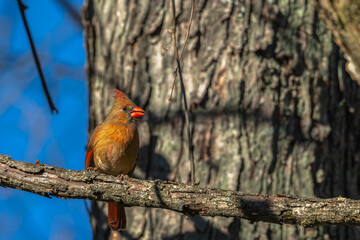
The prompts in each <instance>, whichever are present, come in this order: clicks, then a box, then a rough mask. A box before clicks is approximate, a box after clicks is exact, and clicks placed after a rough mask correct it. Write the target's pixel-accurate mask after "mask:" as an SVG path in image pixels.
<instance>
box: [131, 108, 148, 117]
mask: <svg viewBox="0 0 360 240" xmlns="http://www.w3.org/2000/svg"><path fill="white" fill-rule="evenodd" d="M130 115H131V117H133V118H138V117H142V116H144V115H145V111H144V110H142V108H139V107H134V108H133V110H132V111H131V112H130Z"/></svg>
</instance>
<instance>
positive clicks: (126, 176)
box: [118, 174, 130, 182]
mask: <svg viewBox="0 0 360 240" xmlns="http://www.w3.org/2000/svg"><path fill="white" fill-rule="evenodd" d="M118 178H119V179H120V180H121V181H125V182H127V180H129V179H130V178H129V175H127V174H120V175H119V176H118Z"/></svg>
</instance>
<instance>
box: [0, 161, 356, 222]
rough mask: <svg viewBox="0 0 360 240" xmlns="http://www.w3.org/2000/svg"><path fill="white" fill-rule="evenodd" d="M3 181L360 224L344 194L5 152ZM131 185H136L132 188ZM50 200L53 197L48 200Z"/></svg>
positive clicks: (248, 215)
mask: <svg viewBox="0 0 360 240" xmlns="http://www.w3.org/2000/svg"><path fill="white" fill-rule="evenodd" d="M0 186H2V187H10V188H16V189H20V190H24V191H28V192H32V193H35V194H39V195H42V196H45V197H48V198H50V197H51V196H55V197H59V198H76V199H89V200H96V201H105V202H115V203H120V204H122V205H124V206H140V207H152V208H162V209H169V210H173V211H176V212H180V213H184V214H185V215H187V216H195V215H200V216H223V217H235V218H243V219H248V220H250V221H252V222H256V221H263V222H270V223H277V224H284V223H285V224H297V225H302V226H305V227H314V226H318V225H358V226H359V225H360V218H359V212H360V201H359V200H351V199H346V198H342V197H337V198H330V199H318V198H312V199H309V198H296V197H291V196H287V195H282V194H278V195H277V196H267V195H260V194H243V193H240V192H237V191H230V190H221V189H212V188H204V187H199V186H194V185H188V184H182V183H174V182H171V183H170V182H166V181H160V180H154V181H148V180H137V179H133V178H130V179H127V180H126V181H121V180H120V179H119V178H117V177H114V176H110V175H105V174H101V173H98V172H93V171H72V170H67V169H63V168H58V167H51V166H47V165H45V164H31V163H25V162H19V161H16V160H12V159H10V158H9V157H8V156H4V155H0ZM129 189H132V190H131V191H128V190H129ZM49 201H51V200H49Z"/></svg>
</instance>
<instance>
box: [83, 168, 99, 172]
mask: <svg viewBox="0 0 360 240" xmlns="http://www.w3.org/2000/svg"><path fill="white" fill-rule="evenodd" d="M86 170H91V171H94V172H97V171H99V168H97V167H87V168H86Z"/></svg>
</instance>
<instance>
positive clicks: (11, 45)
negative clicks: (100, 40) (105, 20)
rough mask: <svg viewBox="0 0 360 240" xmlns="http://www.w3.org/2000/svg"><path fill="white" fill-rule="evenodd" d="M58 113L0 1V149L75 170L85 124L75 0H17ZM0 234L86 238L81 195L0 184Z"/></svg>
mask: <svg viewBox="0 0 360 240" xmlns="http://www.w3.org/2000/svg"><path fill="white" fill-rule="evenodd" d="M23 3H24V4H25V5H26V6H28V9H27V10H26V11H25V14H26V17H27V20H28V24H29V27H30V31H31V33H32V36H33V40H34V43H35V45H36V48H37V52H38V55H39V58H40V61H41V64H42V67H43V71H44V75H45V78H46V81H47V84H48V87H49V90H50V94H51V96H52V97H53V100H54V102H55V105H56V106H57V108H58V110H59V114H51V112H50V109H49V106H48V103H47V101H46V98H45V95H44V92H43V89H42V86H41V81H40V78H39V74H38V71H37V69H36V67H35V63H34V59H33V56H32V53H31V49H30V44H29V40H28V38H27V35H26V31H25V27H24V24H23V22H22V19H21V15H20V11H19V7H18V5H17V1H0V31H1V38H0V49H1V51H0V56H1V58H0V79H1V80H0V102H1V104H0V133H1V137H0V154H6V155H11V156H12V158H13V159H16V160H20V161H25V162H30V163H35V160H36V159H39V160H40V162H41V163H45V164H48V165H54V166H58V167H62V168H67V169H73V170H81V169H83V167H84V161H83V159H84V156H85V147H86V141H87V125H88V120H87V119H88V100H87V99H88V93H87V83H86V75H85V71H84V63H85V50H84V44H83V28H82V24H81V20H80V13H81V7H82V5H83V0H71V1H62V0H53V1H44V0H35V1H29V0H24V1H23ZM0 203H1V204H0V226H1V227H0V239H30V238H31V239H90V238H91V235H92V234H91V229H90V225H89V218H88V214H87V211H86V207H85V204H84V201H83V200H71V199H70V200H62V199H57V198H53V199H47V198H44V197H41V196H38V195H35V194H32V193H27V192H24V191H18V190H14V189H9V188H8V189H4V188H0Z"/></svg>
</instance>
